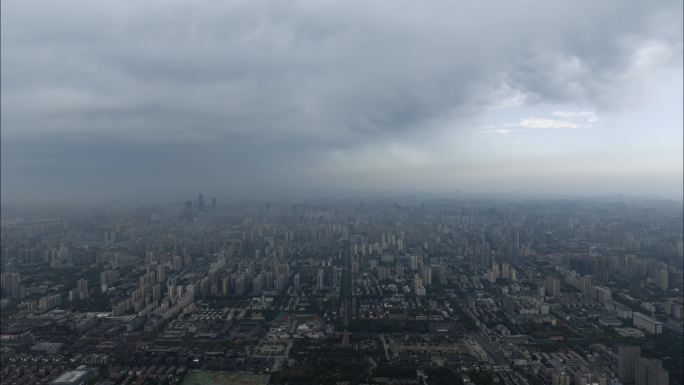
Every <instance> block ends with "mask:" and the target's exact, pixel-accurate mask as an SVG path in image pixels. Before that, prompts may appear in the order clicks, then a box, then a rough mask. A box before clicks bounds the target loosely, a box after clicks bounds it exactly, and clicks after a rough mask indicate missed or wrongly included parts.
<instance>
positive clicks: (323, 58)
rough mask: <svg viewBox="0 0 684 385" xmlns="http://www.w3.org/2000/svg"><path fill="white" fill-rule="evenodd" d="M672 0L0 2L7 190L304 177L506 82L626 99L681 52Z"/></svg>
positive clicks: (542, 95) (435, 122)
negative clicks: (651, 72) (651, 71)
mask: <svg viewBox="0 0 684 385" xmlns="http://www.w3.org/2000/svg"><path fill="white" fill-rule="evenodd" d="M681 8H682V4H681V2H679V1H662V2H652V1H635V2H629V3H625V2H623V1H618V0H614V1H605V2H599V3H598V4H597V3H596V2H590V1H568V2H563V3H558V2H554V3H549V2H543V1H523V2H515V3H514V2H502V3H497V4H492V3H490V4H485V3H482V2H477V3H474V2H471V3H466V4H458V3H454V2H450V1H435V2H428V3H424V2H422V3H412V2H395V1H379V2H370V3H369V2H335V1H323V2H320V1H297V2H288V3H283V2H277V1H274V2H263V3H255V2H250V1H244V2H240V1H238V2H228V3H222V2H219V3H217V2H209V1H199V2H192V3H186V2H180V1H171V2H157V1H141V2H129V3H122V2H116V1H108V2H88V1H63V2H59V1H18V0H16V1H15V0H8V1H4V2H3V4H2V51H3V52H2V128H3V142H2V147H3V153H2V157H3V165H2V167H3V182H7V181H12V183H3V192H8V193H9V195H12V194H14V195H15V196H16V195H18V194H20V192H21V191H25V190H26V189H29V188H30V189H33V190H35V189H38V190H49V189H55V190H60V191H63V192H64V194H67V195H68V193H69V192H70V191H73V190H77V189H80V191H93V193H95V192H96V193H102V191H101V190H107V189H110V190H111V189H115V190H116V189H119V190H120V192H121V193H123V192H124V191H126V189H127V187H128V186H130V185H132V184H138V185H139V184H141V183H147V182H149V181H155V182H154V183H155V184H156V186H157V187H154V186H153V187H147V188H146V189H148V190H149V191H150V192H153V191H158V190H163V189H171V188H174V189H177V188H180V186H181V185H182V182H181V181H182V180H184V179H185V180H186V181H188V182H190V183H196V184H213V185H214V186H215V188H217V189H224V190H225V189H230V188H234V185H235V184H242V185H244V186H245V187H244V189H245V191H248V190H249V189H268V188H274V186H280V184H278V182H277V181H280V183H286V182H288V181H289V182H292V183H294V181H296V183H298V184H300V185H301V184H304V185H307V183H311V184H312V185H314V184H315V183H314V182H311V178H314V177H319V178H320V177H321V173H322V174H326V171H328V172H330V173H333V174H334V172H335V171H336V170H337V169H339V168H343V167H344V165H343V164H340V162H337V163H336V162H328V160H329V159H330V154H331V153H339V154H347V155H345V156H346V157H345V156H342V157H341V158H340V159H345V160H346V159H348V156H354V154H362V155H363V154H365V153H366V152H367V151H366V150H365V148H367V146H370V147H369V148H377V149H378V150H377V151H378V152H377V154H376V155H375V156H369V157H368V159H371V160H373V159H375V161H377V159H378V158H382V157H383V156H384V155H385V154H383V153H382V151H383V150H382V149H383V148H390V151H389V152H388V153H387V154H389V155H388V156H389V158H388V159H390V160H391V159H394V158H392V154H393V152H392V151H396V148H397V147H396V146H394V147H392V146H391V145H389V146H388V145H386V144H387V143H394V142H403V143H411V142H413V141H414V140H415V138H417V137H421V136H423V135H427V136H430V137H432V138H433V140H437V141H439V137H440V135H441V133H442V131H443V130H444V127H443V125H441V124H439V122H443V121H444V120H450V121H455V122H457V123H459V125H461V123H462V126H463V127H464V129H463V130H464V131H465V127H467V122H469V121H470V120H471V119H473V118H476V117H477V116H479V114H480V113H481V111H482V110H483V109H486V108H488V107H491V106H495V105H497V104H500V103H504V104H505V103H508V102H510V101H507V100H501V98H502V97H507V98H509V99H510V98H511V95H513V96H515V95H518V96H521V95H522V97H523V98H524V100H526V101H527V103H531V104H534V103H577V104H583V105H588V106H590V107H592V109H595V110H601V109H619V108H623V107H625V106H628V105H629V103H633V102H634V100H633V98H629V97H626V96H625V94H634V93H636V92H626V91H635V90H638V89H639V87H640V84H641V83H644V82H646V81H647V79H648V70H649V69H652V68H659V67H663V66H665V67H674V68H677V67H678V66H681V53H682V37H681V29H682V12H681V10H682V9H681ZM649 49H650V51H649ZM645 51H646V52H647V53H649V55H648V60H651V61H653V60H655V62H648V60H646V59H644V58H643V57H640V56H639V54H640V53H643V52H645ZM645 61H646V62H645ZM502 88H503V89H504V90H505V92H503V93H502ZM518 99H520V98H518ZM518 99H516V100H518ZM449 130H450V131H453V130H456V131H458V130H459V129H458V128H453V127H450V128H449ZM463 146H464V147H468V144H467V143H463ZM326 162H327V163H326ZM324 164H328V165H330V167H331V169H330V170H324V169H321V167H323V165H324ZM333 168H334V169H333ZM101 170H105V171H106V172H100V171H101ZM328 175H330V174H328ZM29 176H31V178H29ZM174 176H177V177H178V178H176V179H177V180H175V179H174ZM29 179H31V181H30V183H29V182H28V181H29ZM217 179H221V180H225V179H231V180H233V181H234V183H233V184H232V185H230V183H229V184H226V185H224V184H222V183H218V182H216V180H217ZM324 179H325V178H323V179H322V180H321V181H318V182H316V183H320V184H325V183H326V182H325V181H323V180H324ZM332 179H334V178H332ZM94 180H96V181H97V183H95V184H97V185H98V186H99V187H98V188H95V187H94V186H93V183H91V182H92V181H94ZM8 185H9V186H8ZM189 190H192V191H194V190H193V189H189ZM195 190H196V189H195ZM117 193H118V191H117ZM46 194H49V192H48V191H46ZM112 195H115V194H112Z"/></svg>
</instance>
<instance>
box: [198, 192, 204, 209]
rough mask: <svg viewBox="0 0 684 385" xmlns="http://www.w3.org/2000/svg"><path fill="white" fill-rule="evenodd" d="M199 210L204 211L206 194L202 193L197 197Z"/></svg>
mask: <svg viewBox="0 0 684 385" xmlns="http://www.w3.org/2000/svg"><path fill="white" fill-rule="evenodd" d="M197 209H199V210H204V194H202V193H200V194H199V196H198V197H197Z"/></svg>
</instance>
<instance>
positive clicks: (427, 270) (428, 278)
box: [421, 265, 432, 286]
mask: <svg viewBox="0 0 684 385" xmlns="http://www.w3.org/2000/svg"><path fill="white" fill-rule="evenodd" d="M421 275H422V277H423V285H424V286H430V285H432V267H430V265H423V268H422V271H421Z"/></svg>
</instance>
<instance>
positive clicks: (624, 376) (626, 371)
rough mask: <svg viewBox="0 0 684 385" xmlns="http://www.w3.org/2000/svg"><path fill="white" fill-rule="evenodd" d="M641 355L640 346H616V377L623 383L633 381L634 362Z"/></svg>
mask: <svg viewBox="0 0 684 385" xmlns="http://www.w3.org/2000/svg"><path fill="white" fill-rule="evenodd" d="M639 357H641V348H639V347H638V346H619V347H618V378H619V379H620V381H621V382H622V383H623V384H631V383H633V382H634V363H635V362H636V359H637V358H639Z"/></svg>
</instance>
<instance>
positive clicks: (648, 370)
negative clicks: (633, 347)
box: [634, 357, 670, 385]
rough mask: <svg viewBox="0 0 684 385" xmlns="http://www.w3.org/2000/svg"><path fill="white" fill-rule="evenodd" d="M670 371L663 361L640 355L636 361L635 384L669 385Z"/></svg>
mask: <svg viewBox="0 0 684 385" xmlns="http://www.w3.org/2000/svg"><path fill="white" fill-rule="evenodd" d="M669 382H670V373H668V371H667V370H665V369H663V363H662V361H660V360H656V359H653V358H645V357H639V358H637V359H636V360H635V362H634V385H668V384H669Z"/></svg>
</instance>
